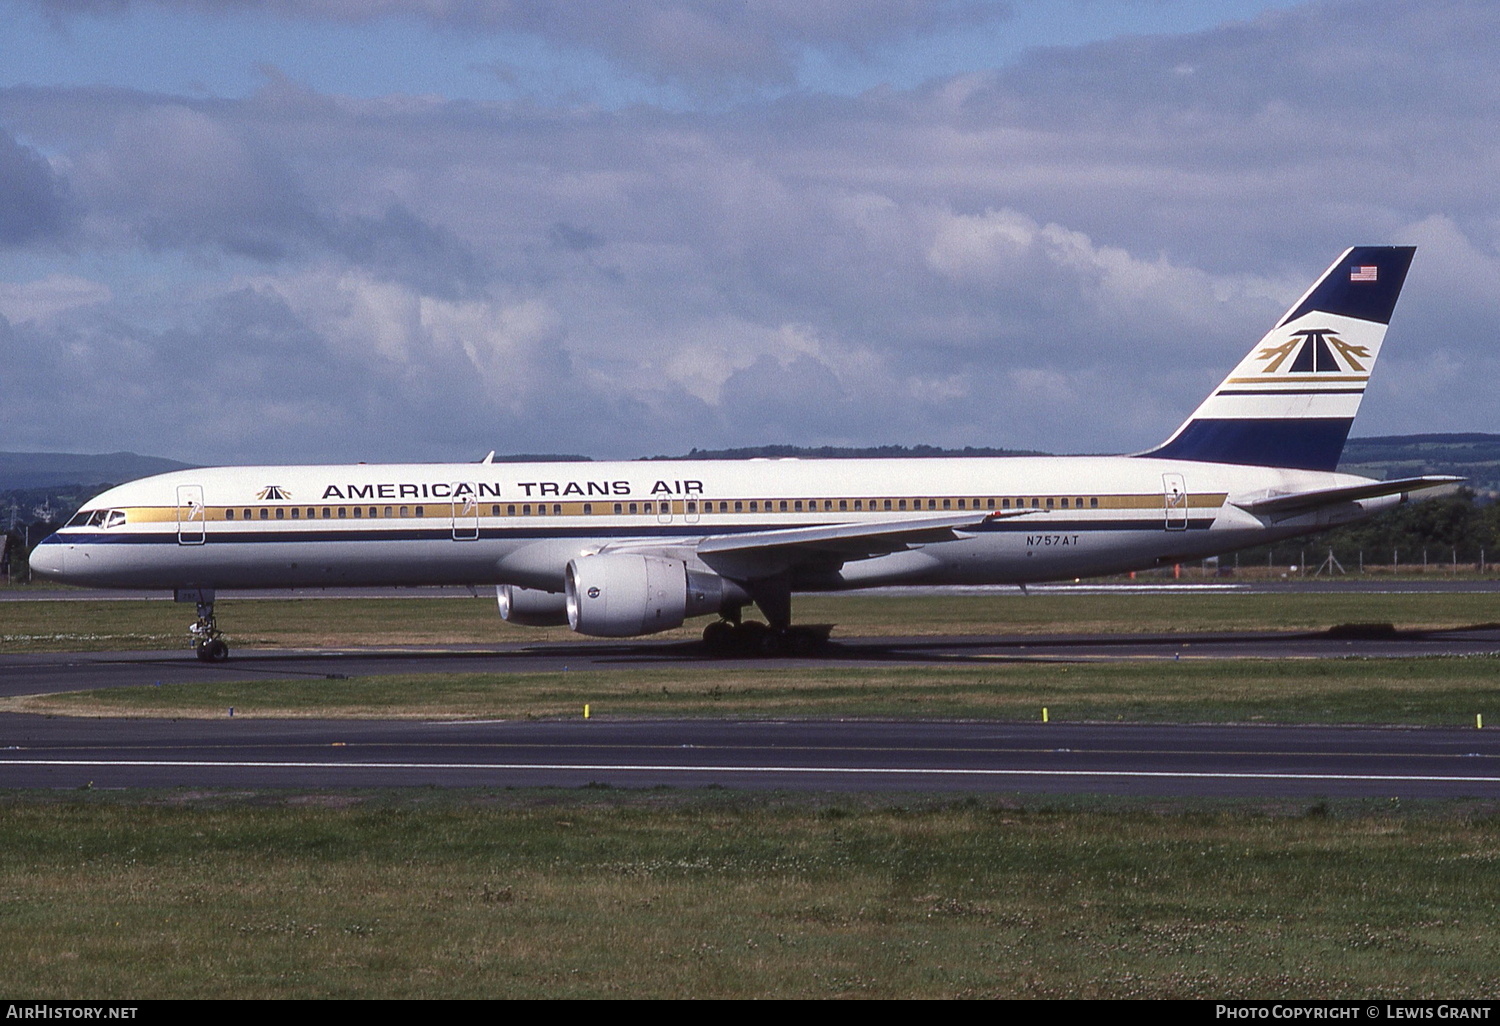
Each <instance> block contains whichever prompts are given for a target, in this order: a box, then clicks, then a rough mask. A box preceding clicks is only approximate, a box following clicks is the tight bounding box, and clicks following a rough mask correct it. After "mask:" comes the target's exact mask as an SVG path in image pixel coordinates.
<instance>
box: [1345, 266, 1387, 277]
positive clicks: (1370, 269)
mask: <svg viewBox="0 0 1500 1026" xmlns="http://www.w3.org/2000/svg"><path fill="white" fill-rule="evenodd" d="M1349 280H1350V281H1379V280H1380V268H1379V267H1376V266H1374V265H1368V266H1363V267H1351V268H1349Z"/></svg>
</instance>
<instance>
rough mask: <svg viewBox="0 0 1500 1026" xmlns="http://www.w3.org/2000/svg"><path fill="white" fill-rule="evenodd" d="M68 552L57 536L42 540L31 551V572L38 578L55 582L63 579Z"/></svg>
mask: <svg viewBox="0 0 1500 1026" xmlns="http://www.w3.org/2000/svg"><path fill="white" fill-rule="evenodd" d="M67 551H68V546H67V545H66V544H64V543H63V541H62V539H60V538H58V537H57V535H55V534H54V535H52V536H51V537H48V538H44V539H42V541H41V543H40V544H39V545H37V547H36V548H34V549H32V550H31V572H32V573H33V574H35V575H36V576H38V577H47V578H51V579H52V580H55V581H60V580H62V579H63V577H64V575H65V573H66V570H65V568H64V566H63V564H64V562H65V561H66V560H65V557H66V553H67Z"/></svg>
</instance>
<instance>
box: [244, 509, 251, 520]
mask: <svg viewBox="0 0 1500 1026" xmlns="http://www.w3.org/2000/svg"><path fill="white" fill-rule="evenodd" d="M245 519H246V520H249V519H250V511H249V510H248V509H247V510H245Z"/></svg>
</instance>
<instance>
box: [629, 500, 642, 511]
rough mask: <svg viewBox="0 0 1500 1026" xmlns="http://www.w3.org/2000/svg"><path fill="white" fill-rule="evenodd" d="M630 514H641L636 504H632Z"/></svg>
mask: <svg viewBox="0 0 1500 1026" xmlns="http://www.w3.org/2000/svg"><path fill="white" fill-rule="evenodd" d="M630 512H632V513H639V512H640V508H639V506H638V505H637V504H636V503H634V502H632V503H631V504H630Z"/></svg>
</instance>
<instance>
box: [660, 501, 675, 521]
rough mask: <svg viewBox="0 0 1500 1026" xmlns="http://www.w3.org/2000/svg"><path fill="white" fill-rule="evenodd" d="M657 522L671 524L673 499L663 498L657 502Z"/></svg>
mask: <svg viewBox="0 0 1500 1026" xmlns="http://www.w3.org/2000/svg"><path fill="white" fill-rule="evenodd" d="M656 522H657V523H658V524H670V523H671V522H672V500H671V499H663V500H662V501H661V502H658V503H657V504H656Z"/></svg>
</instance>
